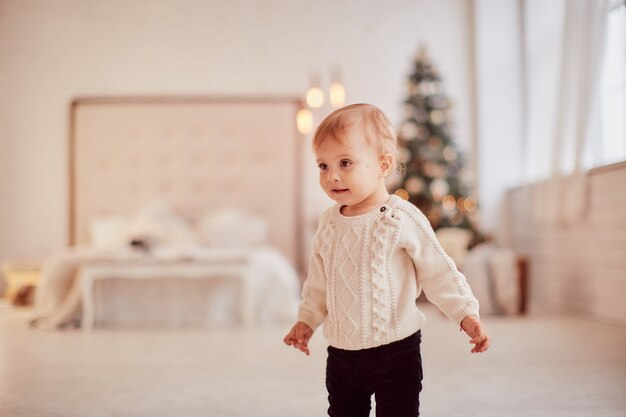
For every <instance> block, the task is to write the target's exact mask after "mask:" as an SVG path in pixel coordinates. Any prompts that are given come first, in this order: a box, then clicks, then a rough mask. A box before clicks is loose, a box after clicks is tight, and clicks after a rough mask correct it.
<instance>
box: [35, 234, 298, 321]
mask: <svg viewBox="0 0 626 417" xmlns="http://www.w3.org/2000/svg"><path fill="white" fill-rule="evenodd" d="M96 264H97V265H109V266H115V267H116V270H117V271H120V270H121V271H123V270H124V268H125V267H129V266H133V267H134V268H141V267H142V265H145V266H146V268H147V267H148V266H150V268H152V269H151V270H152V271H154V267H155V265H161V264H162V265H164V266H167V268H168V270H169V271H172V270H174V271H180V273H179V274H173V275H172V274H170V275H172V276H170V281H169V283H167V284H164V282H163V281H159V280H154V284H151V285H154V286H159V285H161V286H163V288H162V289H161V290H162V291H165V292H167V291H170V292H171V289H172V288H175V286H176V282H180V283H181V285H180V286H183V285H187V283H185V282H184V281H182V280H185V277H190V276H193V275H189V271H193V270H194V268H195V270H197V271H200V272H199V273H201V272H202V271H206V270H211V269H212V268H213V267H216V268H218V267H219V266H223V265H240V266H245V268H242V271H244V272H242V273H244V274H247V275H246V276H245V277H244V278H245V279H246V282H247V283H248V287H247V289H248V291H249V294H248V297H247V298H246V299H247V300H248V301H247V302H248V303H250V305H248V306H245V307H247V308H248V310H249V311H250V312H251V315H252V317H253V319H254V323H263V322H271V321H292V320H293V319H294V318H295V313H296V309H297V304H298V300H299V295H298V292H299V279H298V276H297V273H296V271H295V270H294V268H293V267H292V266H291V264H290V263H289V262H288V261H287V259H286V258H285V257H284V256H282V255H281V254H280V253H279V252H278V251H277V250H275V249H273V248H271V247H267V246H263V247H250V248H207V247H202V246H199V245H196V244H185V245H169V246H163V247H159V248H154V250H152V251H151V253H150V255H148V254H146V253H144V252H141V251H137V250H134V249H131V248H120V249H108V250H104V249H94V248H91V247H69V248H65V249H62V250H60V251H58V252H57V253H55V254H54V255H52V256H51V257H50V258H48V260H47V261H46V262H45V264H44V267H43V271H42V279H41V283H40V286H39V287H38V289H37V292H36V296H35V309H34V314H33V317H32V320H31V325H32V326H33V327H36V328H45V329H58V328H63V327H66V326H68V325H78V324H79V323H80V320H81V314H82V299H83V294H82V290H83V283H82V282H81V279H79V278H80V276H81V274H80V272H81V270H82V268H85V267H88V266H89V265H96ZM172 267H174V269H172ZM199 267H200V268H199ZM120 268H121V269H120ZM146 271H148V269H146ZM144 275H145V274H144ZM111 278H117V280H115V281H116V282H121V281H123V279H124V277H123V276H115V277H113V276H112V277H111ZM119 278H121V279H119ZM142 278H146V279H149V278H150V277H149V276H147V277H146V276H142ZM196 278H197V277H196ZM212 278H215V277H209V278H207V279H206V280H205V281H210V280H211V279H212ZM218 278H219V277H218ZM172 280H174V283H172ZM111 281H113V280H111ZM200 281H201V280H200ZM172 285H174V287H172ZM144 288H146V287H144ZM197 288H198V291H196V293H198V292H200V294H197V295H198V296H202V295H203V294H202V291H211V292H215V291H221V290H220V289H219V287H216V286H215V285H213V286H212V287H211V286H202V285H199V286H198V287H197ZM118 289H119V288H118ZM101 290H102V288H101ZM231 290H232V287H231ZM94 291H95V288H94ZM227 292H228V291H227V290H224V292H223V293H214V294H212V295H211V298H210V299H211V300H212V301H211V306H210V307H211V308H209V309H206V308H205V309H204V310H202V312H203V314H206V312H207V311H211V312H212V313H211V314H213V315H221V317H222V319H223V318H224V315H229V314H230V315H234V316H236V315H237V312H239V311H241V306H237V305H228V304H229V303H230V304H235V303H240V302H241V300H242V299H241V298H240V297H237V296H235V297H233V296H232V294H231V295H230V296H228V294H227ZM231 293H232V291H231ZM135 294H136V293H135ZM139 294H141V293H139ZM155 294H156V293H155V292H154V287H153V288H152V289H151V290H150V291H145V297H144V298H146V299H143V300H142V299H141V296H140V297H139V298H140V299H130V301H129V300H127V302H126V305H125V306H123V307H124V308H122V309H121V310H120V308H119V304H120V303H119V300H118V303H117V307H118V308H117V310H116V311H115V317H114V318H117V319H119V317H120V314H121V315H124V314H125V312H126V314H127V318H128V319H129V322H130V323H134V324H137V323H141V320H138V319H139V318H138V317H137V314H138V313H137V312H138V311H139V312H141V308H139V310H138V307H137V306H140V305H141V303H144V304H145V303H147V302H153V303H154V302H155V301H156V302H158V301H159V300H158V299H157V300H155V298H157V297H156V296H155ZM207 295H208V294H207ZM118 298H119V297H118ZM147 298H150V299H147ZM199 300H202V298H201V297H200V298H198V297H195V302H194V303H190V302H189V303H186V302H185V300H183V301H182V302H183V303H184V304H187V305H188V306H189V309H188V310H190V309H191V308H193V307H194V306H195V308H196V309H197V308H198V301H199ZM104 301H105V302H104V303H100V307H102V305H103V304H104V305H106V302H107V300H104ZM200 302H201V301H200ZM200 307H202V306H200ZM98 311H100V313H98ZM166 311H167V310H166ZM153 313H154V310H153ZM196 313H197V311H196V312H193V311H191V312H190V311H186V312H182V311H180V308H179V309H178V310H173V312H172V313H171V314H170V316H173V315H176V314H180V315H181V317H183V316H185V317H188V316H189V315H190V314H196ZM98 314H101V315H102V314H103V313H102V308H100V310H97V311H96V315H98ZM104 314H105V315H106V312H105V313H104ZM111 314H112V313H109V315H111ZM130 319H132V320H130ZM231 319H232V317H231ZM235 319H237V317H235ZM168 320H169V321H168V323H169V324H172V323H178V322H180V323H182V322H184V320H182V319H179V318H177V317H168ZM118 321H119V320H118ZM218 321H219V320H218ZM226 321H228V320H226ZM230 321H231V322H232V321H233V320H230ZM107 322H108V323H112V322H113V323H115V320H111V317H109V318H107V317H99V318H98V319H97V320H96V323H107ZM122 322H123V320H122ZM209 322H215V320H213V321H211V320H209ZM222 322H224V320H222ZM185 323H187V324H188V323H189V320H187V321H186V322H185ZM203 323H204V324H206V323H207V321H206V320H205V321H204V322H203ZM196 324H200V321H196Z"/></svg>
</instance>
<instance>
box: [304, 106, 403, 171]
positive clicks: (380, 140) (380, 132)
mask: <svg viewBox="0 0 626 417" xmlns="http://www.w3.org/2000/svg"><path fill="white" fill-rule="evenodd" d="M354 127H360V128H361V129H363V134H364V136H365V139H366V140H367V143H369V144H370V145H372V146H376V145H378V146H379V149H380V156H383V155H385V154H390V155H391V157H392V159H393V161H392V165H395V164H396V162H397V160H398V139H397V135H396V132H395V131H394V129H393V127H392V126H391V122H390V121H389V119H388V118H387V116H386V115H385V113H383V111H382V110H381V109H379V108H378V107H376V106H374V105H371V104H366V103H359V104H351V105H349V106H345V107H342V108H340V109H338V110H335V111H334V112H332V113H331V114H329V115H328V116H327V117H326V118H325V119H324V120H322V123H320V125H319V126H318V127H317V129H316V130H315V134H314V135H313V143H312V146H313V150H316V149H317V148H319V146H320V145H321V144H322V143H323V142H324V141H325V140H327V139H333V140H339V141H341V140H343V138H345V136H346V133H347V132H348V130H349V129H353V128H354Z"/></svg>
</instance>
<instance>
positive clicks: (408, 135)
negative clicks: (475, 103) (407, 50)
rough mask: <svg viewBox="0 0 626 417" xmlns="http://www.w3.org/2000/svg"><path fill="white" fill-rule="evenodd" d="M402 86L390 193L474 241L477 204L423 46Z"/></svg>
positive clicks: (436, 77) (448, 104)
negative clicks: (397, 173) (396, 168)
mask: <svg viewBox="0 0 626 417" xmlns="http://www.w3.org/2000/svg"><path fill="white" fill-rule="evenodd" d="M408 90H409V95H408V97H407V99H406V101H405V119H404V121H403V122H402V124H401V126H400V129H399V132H398V139H399V145H400V163H401V164H402V165H403V166H404V170H405V176H404V178H403V179H402V180H401V181H400V185H399V188H398V189H397V190H396V192H395V193H396V194H398V195H399V196H401V197H403V198H405V199H408V200H409V201H411V202H412V203H413V204H415V205H416V206H417V207H418V208H419V209H420V210H422V212H424V214H425V215H426V217H428V220H429V221H430V223H431V225H432V227H433V229H435V230H437V229H439V228H442V227H460V228H464V229H469V230H470V231H472V232H473V236H474V239H473V241H474V243H477V242H478V241H480V240H481V235H480V233H479V232H478V230H477V228H476V227H475V225H474V221H473V217H475V215H476V209H477V203H476V199H475V198H473V197H472V196H471V195H470V193H471V184H470V181H471V174H470V172H469V170H468V169H467V168H466V167H465V157H464V155H463V154H462V152H460V150H459V149H458V148H457V146H456V144H455V142H454V140H453V138H452V132H451V127H452V126H451V123H450V121H449V118H448V113H449V110H450V107H451V102H450V100H449V99H448V97H447V96H446V94H445V92H444V88H443V83H442V80H441V77H440V76H439V74H438V73H437V70H436V69H435V68H434V67H433V65H432V64H431V63H430V62H429V59H428V57H427V55H426V50H425V48H423V47H422V48H421V49H420V52H419V53H418V55H417V57H416V60H415V66H414V69H413V73H412V74H411V75H410V76H409V80H408Z"/></svg>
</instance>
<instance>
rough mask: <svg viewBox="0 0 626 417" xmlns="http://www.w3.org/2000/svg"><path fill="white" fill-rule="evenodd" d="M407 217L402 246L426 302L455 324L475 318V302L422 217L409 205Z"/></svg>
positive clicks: (465, 282) (422, 215)
mask: <svg viewBox="0 0 626 417" xmlns="http://www.w3.org/2000/svg"><path fill="white" fill-rule="evenodd" d="M408 214H409V217H410V219H411V220H410V222H411V223H412V224H411V225H410V227H407V228H405V232H406V241H405V247H406V250H407V252H408V254H409V256H410V257H411V259H412V260H413V265H414V266H415V271H416V275H417V281H418V284H419V285H421V286H422V288H423V289H424V293H425V294H426V297H427V298H428V300H429V301H430V302H432V303H433V304H435V305H436V306H437V307H438V308H439V309H440V310H441V311H442V312H443V313H444V314H445V315H446V316H447V317H448V318H449V319H450V320H453V321H454V322H456V323H461V321H462V320H463V319H464V318H465V317H466V316H467V315H470V314H472V315H476V316H478V300H477V299H476V298H475V297H474V295H473V294H472V290H471V289H470V287H469V285H468V284H467V280H466V279H465V276H464V275H463V274H462V273H460V272H459V271H458V269H457V267H456V265H455V263H454V261H453V260H452V259H451V258H450V257H449V256H448V255H447V254H446V253H445V251H444V250H443V248H442V247H441V245H440V244H439V241H438V240H437V237H436V236H435V232H434V231H433V229H432V227H431V226H430V222H429V221H428V219H427V218H426V216H424V214H423V213H422V212H421V211H419V210H418V209H417V208H416V207H414V206H412V205H411V209H410V210H408Z"/></svg>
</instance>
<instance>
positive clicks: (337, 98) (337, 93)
mask: <svg viewBox="0 0 626 417" xmlns="http://www.w3.org/2000/svg"><path fill="white" fill-rule="evenodd" d="M328 93H329V94H328V95H329V98H330V105H331V106H333V107H335V108H337V107H343V105H344V104H346V89H345V88H344V86H343V83H342V82H341V73H340V72H339V70H338V69H335V70H334V71H333V78H332V82H331V84H330V87H329V88H328Z"/></svg>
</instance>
